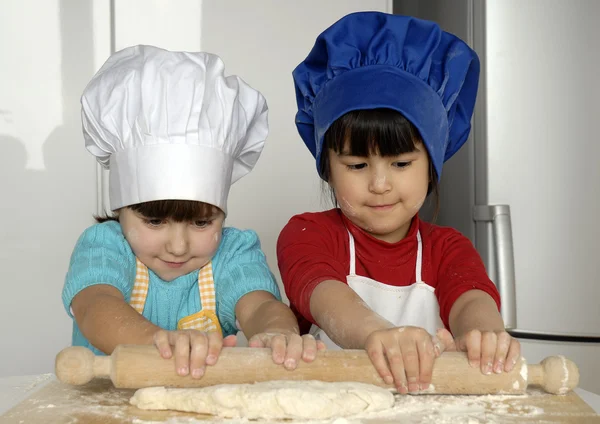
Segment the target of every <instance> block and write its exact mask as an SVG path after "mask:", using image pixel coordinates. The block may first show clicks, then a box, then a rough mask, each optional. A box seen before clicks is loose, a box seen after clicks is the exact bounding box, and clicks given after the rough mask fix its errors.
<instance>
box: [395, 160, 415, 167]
mask: <svg viewBox="0 0 600 424" xmlns="http://www.w3.org/2000/svg"><path fill="white" fill-rule="evenodd" d="M411 163H412V162H406V161H403V162H402V161H399V162H394V166H395V167H396V168H406V167H407V166H409V165H410V164H411Z"/></svg>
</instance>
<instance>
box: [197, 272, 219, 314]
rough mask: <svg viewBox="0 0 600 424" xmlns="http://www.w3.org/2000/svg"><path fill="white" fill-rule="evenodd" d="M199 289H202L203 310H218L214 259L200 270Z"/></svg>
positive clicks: (201, 304) (201, 302) (201, 303)
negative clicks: (213, 266)
mask: <svg viewBox="0 0 600 424" xmlns="http://www.w3.org/2000/svg"><path fill="white" fill-rule="evenodd" d="M198 290H200V306H202V310H204V311H213V312H216V310H217V301H216V294H215V282H214V280H213V268H212V261H211V262H209V263H207V264H206V265H204V266H203V267H202V269H200V271H199V272H198Z"/></svg>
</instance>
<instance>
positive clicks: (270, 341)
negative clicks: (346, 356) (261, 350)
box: [248, 331, 325, 370]
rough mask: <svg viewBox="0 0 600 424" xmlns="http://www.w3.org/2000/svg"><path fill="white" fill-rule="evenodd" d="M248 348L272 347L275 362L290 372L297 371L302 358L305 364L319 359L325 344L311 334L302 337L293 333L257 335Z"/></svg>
mask: <svg viewBox="0 0 600 424" xmlns="http://www.w3.org/2000/svg"><path fill="white" fill-rule="evenodd" d="M248 346H250V347H270V348H271V351H272V358H273V362H275V363H276V364H283V366H284V367H285V368H286V369H288V370H293V369H295V368H296V366H297V365H298V362H299V361H300V358H302V360H303V361H305V362H311V361H313V360H314V359H315V358H316V357H317V351H320V350H324V349H325V344H324V343H323V342H322V341H320V340H319V341H317V340H315V338H314V336H312V335H311V334H305V335H304V336H300V335H298V334H297V333H294V332H291V331H272V332H266V333H259V334H255V335H254V336H252V337H251V338H250V340H248Z"/></svg>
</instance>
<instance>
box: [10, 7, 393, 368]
mask: <svg viewBox="0 0 600 424" xmlns="http://www.w3.org/2000/svg"><path fill="white" fill-rule="evenodd" d="M114 3H115V9H114V11H113V13H112V15H111V10H110V9H109V5H110V2H108V1H106V0H44V1H39V0H4V1H3V2H2V13H1V14H0V52H2V58H3V66H2V67H1V68H0V147H1V149H2V156H1V157H2V159H3V161H2V162H3V163H2V166H1V167H0V195H1V196H2V200H1V201H0V222H1V223H2V225H1V226H0V267H1V269H2V271H3V277H4V281H3V282H2V285H1V287H2V290H3V291H2V295H1V296H0V334H2V342H0V346H1V349H0V377H2V376H7V375H24V374H36V373H42V372H51V371H52V369H53V362H54V356H55V355H56V353H57V352H58V351H59V350H60V349H61V348H63V347H65V346H67V345H68V344H69V343H70V339H71V321H70V319H69V318H68V316H67V315H66V313H65V311H64V309H63V306H62V302H61V298H60V294H61V290H62V285H63V280H64V275H65V273H66V270H67V266H68V260H69V256H70V254H71V251H72V249H73V246H74V244H75V241H76V239H77V237H78V236H79V235H80V233H81V232H82V231H83V229H85V228H86V227H87V226H89V225H91V224H92V223H93V220H92V214H93V213H95V212H97V211H98V210H99V208H100V205H101V204H102V201H103V200H104V202H106V200H107V199H106V196H105V193H106V187H105V186H104V187H102V184H98V181H97V177H96V175H97V167H96V164H95V161H94V159H93V158H92V156H91V155H90V154H89V153H87V151H86V150H85V148H84V145H83V137H82V135H81V122H80V115H79V111H80V105H79V97H80V95H81V92H82V91H83V88H84V87H85V84H86V83H87V82H88V81H89V79H90V78H91V77H92V75H93V74H94V72H95V71H96V70H97V69H98V68H99V67H100V66H101V65H102V63H103V62H104V61H105V60H106V58H107V57H108V55H109V54H110V51H111V45H112V44H114V47H116V48H117V49H120V48H123V47H125V46H127V45H132V44H137V43H146V44H157V45H159V46H161V47H165V48H168V49H177V50H196V49H200V48H202V49H204V50H207V51H211V52H214V53H217V54H219V55H220V56H222V57H223V59H224V61H225V64H226V69H227V72H229V73H236V74H239V75H240V76H242V78H244V79H245V80H246V81H247V82H248V83H250V84H251V85H252V86H253V87H255V88H257V89H259V90H260V91H261V92H262V93H263V94H264V95H265V97H266V98H267V101H268V103H269V107H270V116H269V117H270V119H269V120H270V127H271V132H270V136H269V139H268V142H267V145H266V148H265V150H264V153H263V156H262V157H261V159H260V161H259V163H258V165H257V167H256V169H255V170H254V171H253V172H252V173H251V174H250V175H249V176H247V177H245V178H244V179H242V180H241V181H240V182H238V183H237V184H236V185H234V187H233V189H232V191H231V195H230V203H229V208H230V215H229V218H228V222H227V224H228V225H233V226H238V227H242V228H253V229H255V230H256V231H258V233H259V235H260V236H261V239H262V243H263V248H264V250H265V252H266V253H267V256H268V258H269V264H270V266H271V268H272V270H273V272H274V273H275V274H276V276H279V272H278V270H277V265H276V257H275V244H276V241H277V235H278V234H279V231H280V230H281V228H282V227H283V226H284V225H285V223H286V222H287V220H288V219H289V218H290V217H291V216H292V215H294V214H296V213H300V212H303V211H309V210H319V209H321V205H322V204H321V192H320V184H319V180H318V177H317V175H316V172H315V171H314V169H315V168H314V161H313V159H312V157H311V155H310V153H309V152H308V150H307V149H306V148H305V147H304V146H303V144H302V142H301V140H300V137H299V136H298V134H297V132H296V129H295V126H294V114H295V99H294V89H293V84H292V79H291V71H292V69H293V68H294V67H295V66H296V65H297V64H298V63H299V62H300V61H301V60H302V59H303V58H304V57H305V56H306V55H307V54H308V51H309V49H310V47H311V46H312V44H313V42H314V39H315V37H316V36H317V35H318V33H319V32H320V31H322V30H323V29H325V28H326V27H327V26H329V25H330V24H332V23H333V22H334V21H335V20H337V19H338V18H340V17H342V16H343V15H345V14H347V13H350V12H353V11H358V10H382V11H391V1H390V0H327V1H322V0H310V1H303V2H287V1H286V2H284V1H280V0H260V1H258V0H257V1H253V2H246V1H243V0H218V1H217V0H205V1H201V0H178V1H176V2H174V1H168V0H115V2H114ZM111 16H112V17H114V20H112V17H111ZM99 180H105V176H104V178H100V179H99ZM103 198H104V199H103Z"/></svg>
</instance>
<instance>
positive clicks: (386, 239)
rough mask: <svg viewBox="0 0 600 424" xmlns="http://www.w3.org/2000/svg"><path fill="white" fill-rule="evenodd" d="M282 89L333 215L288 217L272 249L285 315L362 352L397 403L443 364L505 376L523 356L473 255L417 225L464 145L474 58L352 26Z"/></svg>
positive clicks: (412, 37)
mask: <svg viewBox="0 0 600 424" xmlns="http://www.w3.org/2000/svg"><path fill="white" fill-rule="evenodd" d="M293 77H294V83H295V87H296V99H297V103H298V113H297V115H296V125H297V127H298V131H299V133H300V135H301V137H302V139H303V140H304V143H305V144H306V146H307V147H308V148H309V150H310V151H311V153H312V154H313V156H314V157H315V158H316V165H317V171H318V173H319V176H320V177H321V178H322V179H323V180H324V181H326V182H327V183H328V184H329V186H330V187H331V190H332V191H333V194H334V196H335V200H336V203H337V205H338V207H337V208H335V209H332V210H329V211H326V212H320V213H305V214H301V215H297V216H294V217H293V218H292V219H291V220H290V221H289V223H288V224H287V225H286V226H285V228H284V229H283V231H282V232H281V234H280V236H279V240H278V245H277V254H278V261H279V268H280V270H281V275H282V279H283V283H284V286H285V290H286V293H287V296H288V297H289V299H290V302H291V306H292V308H293V309H294V310H295V311H296V313H297V314H298V315H299V316H300V318H301V319H303V320H305V321H306V322H307V323H308V324H311V323H312V329H311V333H313V334H318V337H319V338H320V339H322V340H323V341H325V343H326V344H327V345H329V346H330V347H332V348H335V347H337V346H339V347H343V348H360V349H365V350H366V351H367V352H368V354H369V357H370V358H371V360H372V362H373V364H374V366H375V367H376V369H377V370H378V372H379V374H380V375H381V377H382V378H383V379H384V380H385V381H386V382H388V383H392V382H393V383H394V384H395V385H396V387H397V388H398V390H399V391H400V392H401V393H406V392H407V391H409V392H414V391H417V390H423V389H426V388H427V387H428V385H429V383H430V381H431V373H432V367H433V362H434V359H435V357H437V356H439V354H440V353H441V352H442V351H443V350H450V349H458V350H461V351H466V352H467V354H468V358H469V362H470V363H471V365H472V366H478V367H481V371H482V372H483V373H491V372H495V373H501V372H503V371H509V370H511V369H512V368H513V366H514V364H515V362H516V360H517V359H518V358H519V356H520V345H519V342H518V341H517V340H515V339H513V338H511V336H510V335H509V334H508V333H507V332H506V331H505V330H504V324H503V321H502V318H501V316H500V314H499V312H498V311H499V305H500V298H499V294H498V291H497V290H496V288H495V286H494V284H493V283H492V282H491V281H490V279H489V278H488V276H487V275H486V271H485V268H484V265H483V263H482V261H481V259H480V257H479V255H478V253H477V251H476V250H475V249H474V247H473V245H472V244H471V243H470V241H469V240H468V239H467V238H466V237H464V236H463V235H461V234H460V233H459V232H458V231H455V230H453V229H451V228H445V227H440V226H436V225H432V224H429V223H426V222H424V221H422V220H421V219H420V218H419V215H418V212H419V209H420V208H421V206H422V205H423V202H424V201H425V199H426V197H427V196H428V195H429V194H430V195H432V196H434V197H435V199H436V201H437V197H438V185H439V180H440V176H441V174H442V164H443V163H444V161H445V160H447V159H449V158H450V157H451V156H452V155H453V154H454V153H456V151H457V150H458V149H459V148H460V147H461V146H462V145H463V144H464V142H465V141H466V140H467V137H468V135H469V131H470V119H471V115H472V113H473V108H474V105H475V97H476V93H477V85H478V77H479V61H478V58H477V56H476V54H475V52H473V51H472V50H471V49H470V48H469V47H468V46H467V45H466V44H465V43H464V42H463V41H462V40H460V39H458V38H457V37H455V36H453V35H452V34H449V33H446V32H443V31H442V30H441V29H440V28H439V27H438V26H437V25H436V24H435V23H432V22H427V21H423V20H419V19H415V18H412V17H406V16H398V15H389V14H384V13H378V12H363V13H355V14H351V15H348V16H346V17H344V18H342V19H341V20H339V21H338V22H336V23H335V24H333V25H332V26H331V27H330V28H328V29H327V30H325V31H324V32H323V33H322V34H321V35H319V37H318V38H317V40H316V43H315V45H314V47H313V49H312V50H311V52H310V53H309V55H308V56H307V58H306V59H305V60H304V61H303V62H302V63H301V64H300V65H298V67H297V68H296V69H295V70H294V72H293ZM465 189H466V188H465ZM448 330H449V331H448Z"/></svg>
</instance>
